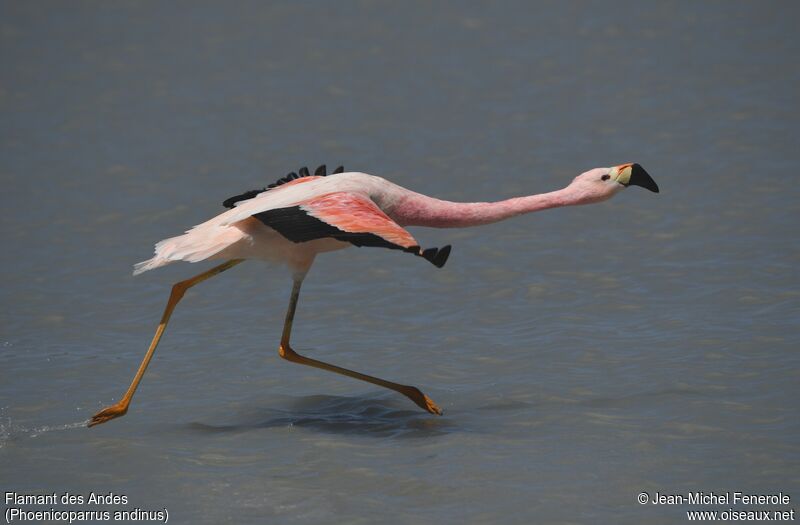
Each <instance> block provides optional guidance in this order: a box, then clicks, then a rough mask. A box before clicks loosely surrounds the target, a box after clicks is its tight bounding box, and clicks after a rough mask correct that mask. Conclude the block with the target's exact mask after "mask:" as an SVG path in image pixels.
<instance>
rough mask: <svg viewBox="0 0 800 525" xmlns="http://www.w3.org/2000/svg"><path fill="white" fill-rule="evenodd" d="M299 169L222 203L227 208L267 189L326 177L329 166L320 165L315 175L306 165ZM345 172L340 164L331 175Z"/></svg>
mask: <svg viewBox="0 0 800 525" xmlns="http://www.w3.org/2000/svg"><path fill="white" fill-rule="evenodd" d="M298 171H299V172H300V173H299V174H297V173H295V172H294V171H293V172H291V173H289V174H288V175H286V176H285V177H283V178H280V179H278V180H277V181H275V182H273V183H272V184H270V185H269V186H266V187H264V188H261V189H260V190H250V191H246V192H244V193H240V194H239V195H234V196H233V197H228V198H227V199H225V200H224V201H223V202H222V205H223V206H225V207H226V208H233V207H234V206H236V203H237V202H241V201H246V200H250V199H252V198H253V197H255V196H256V195H259V194H260V193H264V192H265V191H269V190H271V189H272V188H277V187H278V186H282V185H284V184H286V185H290V184H296V183H300V182H309V181H312V180H314V179H318V178H320V177H325V176H326V175H327V168H326V167H325V164H322V165H320V166H318V167H317V169H316V170H314V175H311V173H310V172H309V171H308V168H307V167H305V166H304V167H302V168H300V169H299V170H298ZM343 172H344V166H339V167H338V168H336V169H335V170H333V172H332V173H331V175H336V174H337V173H343Z"/></svg>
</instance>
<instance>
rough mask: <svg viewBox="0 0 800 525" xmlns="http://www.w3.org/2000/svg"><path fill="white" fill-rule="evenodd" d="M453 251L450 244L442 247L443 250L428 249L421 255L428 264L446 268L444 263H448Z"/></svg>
mask: <svg viewBox="0 0 800 525" xmlns="http://www.w3.org/2000/svg"><path fill="white" fill-rule="evenodd" d="M451 249H452V246H450V245H449V244H448V245H447V246H442V247H441V248H428V249H427V250H422V252H421V253H420V254H419V255H420V256H421V257H424V258H425V259H427V260H428V262H430V263H431V264H433V265H434V266H436V267H437V268H441V267H442V266H444V263H446V262H447V258H448V257H450V250H451Z"/></svg>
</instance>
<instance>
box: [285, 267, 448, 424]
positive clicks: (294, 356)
mask: <svg viewBox="0 0 800 525" xmlns="http://www.w3.org/2000/svg"><path fill="white" fill-rule="evenodd" d="M301 284H302V280H301V279H298V280H295V281H294V286H293V287H292V297H291V299H290V301H289V308H288V310H287V311H286V321H285V322H284V325H283V335H282V336H281V344H280V347H278V354H280V356H281V357H282V358H284V359H286V360H287V361H291V362H292V363H297V364H301V365H307V366H313V367H314V368H321V369H322V370H327V371H329V372H335V373H337V374H342V375H345V376H348V377H352V378H354V379H359V380H361V381H366V382H367V383H372V384H373V385H378V386H382V387H384V388H388V389H390V390H394V391H395V392H398V393H400V394H403V395H404V396H406V397H407V398H409V399H410V400H411V401H413V402H414V403H416V404H417V406H419V407H420V408H422V409H423V410H426V411H428V412H430V413H431V414H437V415H442V410H441V409H440V408H439V407H438V406H436V403H434V402H433V400H432V399H431V398H429V397H428V396H426V395H425V394H423V393H422V391H420V389H419V388H417V387H415V386H409V385H400V384H398V383H393V382H391V381H386V380H385V379H381V378H379V377H373V376H369V375H366V374H362V373H360V372H355V371H353V370H348V369H346V368H342V367H339V366H336V365H332V364H329V363H325V362H323V361H317V360H316V359H311V358H309V357H304V356H302V355H300V354H298V353H297V352H295V351H294V350H292V348H291V346H289V337H290V336H291V333H292V322H293V321H294V313H295V310H296V308H297V299H298V298H299V296H300V285H301Z"/></svg>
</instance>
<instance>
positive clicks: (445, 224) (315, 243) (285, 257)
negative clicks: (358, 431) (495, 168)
mask: <svg viewBox="0 0 800 525" xmlns="http://www.w3.org/2000/svg"><path fill="white" fill-rule="evenodd" d="M326 171H327V170H326V167H325V166H324V165H322V166H320V167H319V168H317V169H316V171H315V172H314V174H313V175H312V174H311V173H310V172H309V171H308V169H307V168H302V169H300V170H299V172H298V173H294V172H292V173H290V174H289V175H287V176H286V177H284V178H282V179H280V180H278V181H277V182H275V183H273V184H270V185H269V186H267V187H265V188H262V189H260V190H252V191H248V192H245V193H242V194H240V195H236V196H234V197H231V198H229V199H227V200H225V202H223V205H224V206H225V207H226V208H228V210H227V211H225V212H223V213H221V214H219V215H217V216H216V217H214V218H212V219H210V220H208V221H206V222H204V223H202V224H199V225H197V226H195V227H194V228H192V229H190V230H188V231H187V232H186V233H185V234H184V235H180V236H177V237H172V238H169V239H165V240H162V241H161V242H159V243H157V244H156V246H155V255H154V257H152V258H151V259H148V260H146V261H143V262H140V263H138V264H136V265H135V266H134V272H133V273H134V275H138V274H140V273H142V272H146V271H148V270H152V269H154V268H159V267H161V266H165V265H167V264H170V263H173V262H176V261H187V262H199V261H204V260H224V261H225V262H223V263H222V264H220V265H218V266H215V267H213V268H211V269H210V270H207V271H205V272H203V273H201V274H199V275H196V276H194V277H192V278H190V279H187V280H185V281H180V282H178V283H176V284H175V285H173V286H172V291H171V293H170V296H169V300H168V301H167V305H166V308H165V309H164V313H163V315H162V317H161V321H160V323H159V325H158V327H157V329H156V333H155V336H154V337H153V340H152V342H151V343H150V347H149V348H148V350H147V353H146V354H145V356H144V359H143V360H142V362H141V364H140V365H139V369H138V370H137V372H136V375H135V376H134V378H133V381H132V382H131V385H130V387H129V388H128V390H127V391H126V392H125V394H124V395H123V397H122V399H121V400H120V401H119V402H117V403H116V404H114V405H111V406H109V407H106V408H104V409H103V410H101V411H100V412H98V413H97V414H95V415H94V416H93V417H92V419H91V420H90V421H89V423H88V426H90V427H91V426H94V425H98V424H100V423H105V422H107V421H109V420H111V419H114V418H117V417H120V416H123V415H125V414H126V413H127V411H128V407H129V405H130V402H131V399H132V398H133V394H134V393H135V392H136V389H137V387H138V386H139V382H140V381H141V380H142V376H144V373H145V371H146V370H147V365H148V364H149V363H150V360H151V359H152V358H153V353H154V352H155V349H156V346H158V343H159V341H160V340H161V336H162V335H163V334H164V330H165V329H166V327H167V323H168V322H169V319H170V316H171V315H172V312H173V310H174V309H175V306H176V305H177V304H178V302H179V301H180V300H181V298H182V297H183V295H184V294H185V293H186V291H187V290H188V289H189V288H191V287H193V286H195V285H196V284H199V283H201V282H203V281H205V280H207V279H210V278H211V277H214V276H216V275H219V274H220V273H222V272H224V271H226V270H229V269H230V268H233V267H234V266H236V265H238V264H240V263H242V262H243V261H244V260H246V259H260V260H265V261H270V262H282V263H285V264H286V265H288V267H289V269H290V270H291V274H292V280H293V286H292V291H291V295H290V298H289V307H288V309H287V311H286V317H285V320H284V324H283V333H282V335H281V339H280V343H279V345H278V354H279V355H280V356H281V357H282V358H284V359H286V360H288V361H290V362H292V363H298V364H301V365H307V366H312V367H316V368H320V369H322V370H328V371H330V372H335V373H337V374H342V375H345V376H349V377H352V378H355V379H359V380H361V381H366V382H368V383H372V384H374V385H378V386H381V387H384V388H388V389H391V390H394V391H396V392H398V393H400V394H403V395H404V396H406V397H408V398H409V399H410V400H411V401H413V402H414V403H416V404H417V405H418V406H419V407H420V408H422V409H423V410H426V411H427V412H429V413H431V414H437V415H441V413H442V411H441V409H440V408H439V407H438V406H437V405H436V403H434V402H433V400H432V399H430V398H429V397H428V396H427V395H425V394H423V393H422V391H421V390H420V389H419V388H417V387H414V386H410V385H402V384H399V383H394V382H392V381H387V380H385V379H381V378H378V377H373V376H369V375H366V374H362V373H360V372H356V371H353V370H348V369H346V368H342V367H339V366H336V365H332V364H329V363H325V362H323V361H318V360H316V359H312V358H309V357H305V356H303V355H300V354H298V353H297V352H295V351H294V350H293V349H292V347H291V346H290V344H289V339H290V336H291V333H292V322H293V320H294V314H295V309H296V308H297V301H298V298H299V296H300V286H301V285H302V283H303V279H304V278H305V276H306V274H307V273H308V270H309V269H310V268H311V265H312V263H313V262H314V258H315V257H316V256H317V254H319V253H323V252H329V251H333V250H340V249H342V248H347V247H349V246H359V247H360V246H375V247H381V248H389V249H393V250H399V251H402V252H406V253H409V254H411V255H415V256H418V257H421V258H423V259H426V260H427V261H429V262H430V263H432V264H433V265H434V266H436V267H437V268H441V267H442V266H444V264H445V262H447V258H448V256H449V255H450V245H447V246H444V247H442V248H427V249H423V248H421V247H420V244H419V242H417V241H416V239H414V237H413V236H412V235H411V234H410V233H409V232H408V231H406V230H405V228H404V226H430V227H435V228H464V227H467V226H477V225H482V224H489V223H493V222H497V221H502V220H505V219H508V218H510V217H514V216H517V215H521V214H524V213H531V212H535V211H540V210H545V209H548V208H558V207H562V206H573V205H580V204H591V203H595V202H601V201H604V200H606V199H609V198H611V197H612V196H614V195H616V194H617V193H618V192H620V191H621V190H622V189H623V188H626V187H627V186H632V185H633V186H641V187H643V188H646V189H648V190H650V191H653V192H655V193H658V185H657V184H656V183H655V181H654V180H653V179H652V177H650V175H649V174H648V173H647V172H646V171H645V170H644V169H643V168H642V167H641V166H640V165H639V164H635V163H628V164H621V165H619V166H614V167H611V168H595V169H591V170H589V171H587V172H585V173H582V174H581V175H579V176H577V177H575V178H574V180H573V181H572V182H571V183H570V184H569V185H567V186H566V187H565V188H563V189H560V190H557V191H552V192H549V193H542V194H537V195H530V196H525V197H517V198H512V199H508V200H503V201H498V202H472V203H459V202H449V201H445V200H440V199H436V198H432V197H428V196H426V195H422V194H420V193H416V192H413V191H410V190H407V189H405V188H403V187H401V186H398V185H396V184H393V183H391V182H389V181H388V180H386V179H383V178H381V177H377V176H374V175H368V174H366V173H360V172H346V173H345V172H344V169H343V168H342V167H341V166H340V167H338V168H336V169H335V170H334V171H333V173H331V174H330V175H327V174H326Z"/></svg>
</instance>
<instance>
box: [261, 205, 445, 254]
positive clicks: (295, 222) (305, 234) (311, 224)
mask: <svg viewBox="0 0 800 525" xmlns="http://www.w3.org/2000/svg"><path fill="white" fill-rule="evenodd" d="M253 217H255V218H256V219H258V220H259V221H261V222H262V223H264V224H266V225H267V226H269V227H270V228H272V229H273V230H275V231H277V232H278V233H280V234H281V235H283V236H284V237H286V238H287V239H289V240H290V241H292V242H296V243H300V242H308V241H313V240H315V239H324V238H332V239H336V240H338V241H343V242H349V243H350V244H352V245H354V246H358V247H361V246H370V247H378V248H389V249H392V250H403V251H404V252H408V253H413V254H414V255H417V256H420V257H424V258H425V259H427V260H428V261H430V262H431V264H433V265H434V266H436V267H437V268H441V267H442V266H444V263H445V262H447V257H448V255H450V245H447V246H444V247H443V248H428V249H427V250H421V249H420V247H419V246H409V247H408V248H406V247H404V246H400V245H398V244H394V243H393V242H389V241H387V240H386V239H384V238H383V237H381V236H380V235H375V234H374V233H369V232H366V233H352V232H346V231H343V230H340V229H339V228H337V227H336V226H332V225H330V224H328V223H327V222H325V221H322V220H320V219H317V218H316V217H312V216H311V215H309V214H308V213H307V212H306V211H305V210H303V209H302V208H301V207H300V206H290V207H288V208H277V209H274V210H267V211H262V212H261V213H256V214H254V215H253Z"/></svg>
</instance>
